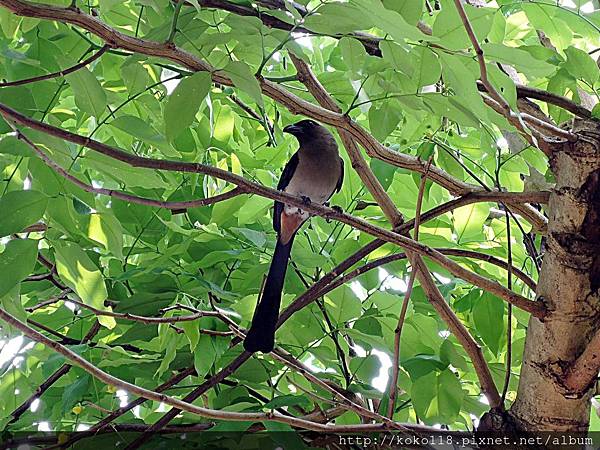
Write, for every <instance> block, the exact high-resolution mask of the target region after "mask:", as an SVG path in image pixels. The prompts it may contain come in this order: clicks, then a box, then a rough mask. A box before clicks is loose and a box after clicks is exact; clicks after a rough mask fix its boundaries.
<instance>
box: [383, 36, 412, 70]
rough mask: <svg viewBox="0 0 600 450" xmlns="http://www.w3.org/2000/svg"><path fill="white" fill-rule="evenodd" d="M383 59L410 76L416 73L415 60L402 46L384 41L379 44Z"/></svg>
mask: <svg viewBox="0 0 600 450" xmlns="http://www.w3.org/2000/svg"><path fill="white" fill-rule="evenodd" d="M379 48H380V49H381V54H382V56H383V59H384V60H386V61H387V62H389V63H390V65H391V66H392V67H393V68H394V69H396V70H399V71H401V72H403V73H405V74H406V75H408V76H412V75H413V72H414V59H413V58H412V57H411V56H410V54H409V52H408V51H406V50H404V48H402V46H400V45H398V44H396V43H395V42H391V41H382V42H380V43H379Z"/></svg>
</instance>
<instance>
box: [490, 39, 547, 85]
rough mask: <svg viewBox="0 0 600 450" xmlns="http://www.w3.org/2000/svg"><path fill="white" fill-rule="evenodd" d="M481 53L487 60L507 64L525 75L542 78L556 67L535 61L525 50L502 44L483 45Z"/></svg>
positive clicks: (538, 60)
mask: <svg viewBox="0 0 600 450" xmlns="http://www.w3.org/2000/svg"><path fill="white" fill-rule="evenodd" d="M481 48H482V49H483V53H484V55H485V57H486V59H488V60H492V61H497V62H499V63H503V64H509V65H511V66H513V67H514V68H515V69H517V70H518V71H519V72H522V73H524V74H527V75H531V76H537V77H543V76H547V75H549V74H551V73H553V72H555V71H556V66H554V65H552V64H549V63H547V62H546V61H542V60H541V59H537V58H535V57H533V56H532V54H531V53H529V52H528V51H526V50H523V49H520V48H515V47H507V46H505V45H502V44H493V43H483V44H481Z"/></svg>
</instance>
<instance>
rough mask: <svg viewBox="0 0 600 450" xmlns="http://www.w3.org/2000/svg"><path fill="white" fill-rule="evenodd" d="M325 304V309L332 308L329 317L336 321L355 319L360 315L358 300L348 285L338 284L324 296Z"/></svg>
mask: <svg viewBox="0 0 600 450" xmlns="http://www.w3.org/2000/svg"><path fill="white" fill-rule="evenodd" d="M326 306H327V309H330V310H333V312H332V313H331V317H332V319H334V320H335V322H336V323H342V322H345V321H347V320H350V319H355V318H357V317H359V316H360V315H361V303H360V300H359V299H358V298H357V297H356V295H355V294H354V292H352V289H350V288H349V287H348V286H340V287H339V288H338V289H336V290H335V291H333V292H330V293H329V294H328V297H327V298H326Z"/></svg>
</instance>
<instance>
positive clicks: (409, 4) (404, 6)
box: [383, 0, 425, 25]
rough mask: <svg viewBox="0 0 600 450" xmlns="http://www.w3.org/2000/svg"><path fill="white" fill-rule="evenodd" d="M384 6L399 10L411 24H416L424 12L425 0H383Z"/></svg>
mask: <svg viewBox="0 0 600 450" xmlns="http://www.w3.org/2000/svg"><path fill="white" fill-rule="evenodd" d="M383 6H385V7H386V8H387V9H392V10H394V11H397V12H399V13H400V15H401V16H402V17H404V20H406V22H407V23H409V24H410V25H416V23H417V22H418V21H419V19H420V18H421V15H422V14H423V7H424V6H425V0H383Z"/></svg>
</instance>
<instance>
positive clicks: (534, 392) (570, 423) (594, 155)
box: [510, 121, 600, 432]
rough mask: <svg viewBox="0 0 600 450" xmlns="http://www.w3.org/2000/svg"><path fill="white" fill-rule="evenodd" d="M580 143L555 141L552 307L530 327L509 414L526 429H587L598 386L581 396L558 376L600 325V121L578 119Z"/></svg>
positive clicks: (548, 280) (544, 277)
mask: <svg viewBox="0 0 600 450" xmlns="http://www.w3.org/2000/svg"><path fill="white" fill-rule="evenodd" d="M573 131H574V132H575V133H577V135H578V136H579V140H578V142H576V143H573V144H568V143H565V144H562V143H561V144H555V145H552V147H553V156H552V158H551V161H550V164H551V168H552V171H553V173H554V175H555V177H556V187H555V189H554V191H553V193H552V195H551V196H550V203H549V205H548V211H549V219H548V236H547V249H546V253H545V255H544V261H543V265H542V271H541V274H540V280H539V283H538V289H537V297H538V299H539V300H541V301H543V302H544V303H545V304H546V305H547V307H548V308H549V310H550V314H549V315H548V316H547V318H546V319H544V321H543V322H541V321H540V320H538V319H536V318H535V317H532V318H531V319H530V321H529V328H528V330H527V340H526V344H525V353H524V355H523V366H522V369H521V377H520V380H519V390H518V395H517V399H516V401H515V403H514V405H513V407H512V409H511V411H510V416H511V418H512V419H513V421H514V424H515V425H516V427H517V429H519V430H522V431H560V432H585V431H587V429H588V425H589V416H590V398H591V397H592V396H593V395H594V393H595V390H596V386H595V383H592V384H591V385H589V386H587V388H586V389H585V391H584V392H580V393H577V395H568V394H565V393H564V392H565V391H564V390H561V388H560V387H559V385H560V380H559V378H560V374H561V373H562V372H563V369H565V368H566V367H567V366H568V365H569V364H570V363H571V362H572V361H573V360H574V359H576V358H577V357H578V356H579V355H580V354H581V353H582V351H583V350H584V349H585V347H586V346H587V344H588V343H589V342H590V339H591V337H592V336H593V334H594V333H595V332H596V331H597V330H598V329H599V328H600V301H599V300H600V298H599V293H598V288H599V287H600V124H599V123H596V122H592V121H577V122H576V123H575V125H574V129H573Z"/></svg>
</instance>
